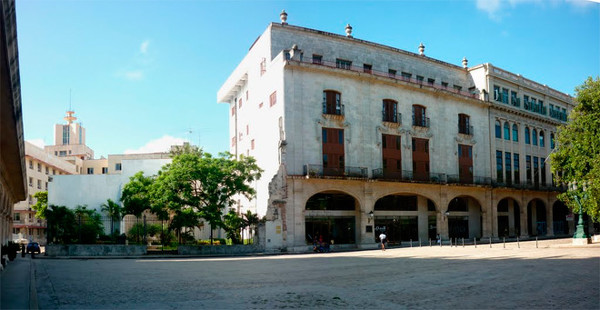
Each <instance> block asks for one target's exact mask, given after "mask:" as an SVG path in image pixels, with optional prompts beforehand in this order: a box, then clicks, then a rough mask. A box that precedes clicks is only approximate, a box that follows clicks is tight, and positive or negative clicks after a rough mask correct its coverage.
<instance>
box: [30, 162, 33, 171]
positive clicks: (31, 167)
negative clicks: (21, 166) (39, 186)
mask: <svg viewBox="0 0 600 310" xmlns="http://www.w3.org/2000/svg"><path fill="white" fill-rule="evenodd" d="M29 169H33V161H32V160H30V161H29Z"/></svg>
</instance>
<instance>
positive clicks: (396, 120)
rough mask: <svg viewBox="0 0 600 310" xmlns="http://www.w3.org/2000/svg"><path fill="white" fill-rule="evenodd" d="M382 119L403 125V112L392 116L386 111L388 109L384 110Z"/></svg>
mask: <svg viewBox="0 0 600 310" xmlns="http://www.w3.org/2000/svg"><path fill="white" fill-rule="evenodd" d="M382 121H384V122H387V123H396V124H398V125H402V113H397V114H393V115H391V116H390V115H389V114H388V113H386V111H383V115H382Z"/></svg>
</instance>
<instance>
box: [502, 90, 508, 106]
mask: <svg viewBox="0 0 600 310" xmlns="http://www.w3.org/2000/svg"><path fill="white" fill-rule="evenodd" d="M502 103H507V104H508V89H506V88H502Z"/></svg>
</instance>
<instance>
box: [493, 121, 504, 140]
mask: <svg viewBox="0 0 600 310" xmlns="http://www.w3.org/2000/svg"><path fill="white" fill-rule="evenodd" d="M495 127H496V138H498V139H502V127H500V121H498V120H497V121H496V123H495Z"/></svg>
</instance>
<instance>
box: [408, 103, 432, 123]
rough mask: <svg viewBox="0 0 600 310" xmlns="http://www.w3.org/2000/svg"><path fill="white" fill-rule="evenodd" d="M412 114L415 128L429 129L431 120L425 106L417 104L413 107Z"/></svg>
mask: <svg viewBox="0 0 600 310" xmlns="http://www.w3.org/2000/svg"><path fill="white" fill-rule="evenodd" d="M412 112H413V115H412V118H413V126H420V127H429V118H428V117H427V115H426V110H425V107H424V106H421V105H416V104H415V105H413V106H412Z"/></svg>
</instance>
